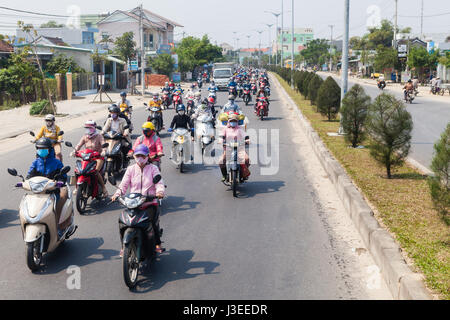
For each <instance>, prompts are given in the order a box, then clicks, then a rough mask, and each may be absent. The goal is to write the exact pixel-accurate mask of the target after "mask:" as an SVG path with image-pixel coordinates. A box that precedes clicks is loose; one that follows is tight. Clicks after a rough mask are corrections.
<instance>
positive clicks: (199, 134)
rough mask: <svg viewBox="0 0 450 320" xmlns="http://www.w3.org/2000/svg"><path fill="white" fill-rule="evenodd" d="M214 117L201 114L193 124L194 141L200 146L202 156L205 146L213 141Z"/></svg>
mask: <svg viewBox="0 0 450 320" xmlns="http://www.w3.org/2000/svg"><path fill="white" fill-rule="evenodd" d="M213 122H214V117H213V115H212V114H208V113H202V114H200V115H199V116H198V118H197V119H196V123H195V134H196V138H197V139H196V141H197V142H198V143H200V144H201V147H202V155H203V154H204V152H205V149H206V147H207V146H209V145H210V144H211V143H212V142H213V141H214V125H213Z"/></svg>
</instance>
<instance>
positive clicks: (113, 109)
mask: <svg viewBox="0 0 450 320" xmlns="http://www.w3.org/2000/svg"><path fill="white" fill-rule="evenodd" d="M108 111H109V117H108V119H107V120H106V122H105V126H104V127H103V130H102V135H104V134H105V133H107V132H109V131H115V132H118V133H120V134H122V135H123V138H124V140H125V143H123V145H122V152H123V154H124V155H126V154H127V153H128V151H129V150H130V148H131V145H132V143H131V139H130V130H129V129H125V127H126V126H127V125H128V124H127V121H126V120H125V119H123V118H121V117H119V114H120V109H119V107H118V106H116V105H112V106H110V107H109V108H108Z"/></svg>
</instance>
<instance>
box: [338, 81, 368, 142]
mask: <svg viewBox="0 0 450 320" xmlns="http://www.w3.org/2000/svg"><path fill="white" fill-rule="evenodd" d="M369 106H370V97H369V96H368V95H367V94H366V93H365V91H364V89H363V87H361V86H360V85H358V84H355V85H354V86H353V87H352V88H351V89H350V90H349V91H348V92H347V94H346V95H345V97H344V99H343V100H342V109H341V117H342V127H343V129H344V132H345V133H346V134H345V136H344V137H345V140H346V141H347V142H349V143H351V144H352V147H353V148H356V147H357V146H358V144H360V143H361V142H362V141H363V140H364V137H365V131H364V122H365V121H366V117H367V110H368V108H369Z"/></svg>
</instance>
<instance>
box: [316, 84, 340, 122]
mask: <svg viewBox="0 0 450 320" xmlns="http://www.w3.org/2000/svg"><path fill="white" fill-rule="evenodd" d="M316 101H317V109H318V111H319V112H320V113H321V114H322V115H323V116H326V117H327V118H328V121H331V119H335V118H336V115H337V114H338V112H339V108H340V105H341V88H340V87H339V85H338V84H337V83H336V81H334V79H333V78H332V77H328V78H327V79H326V80H325V81H324V82H323V83H322V85H321V86H320V88H319V91H318V92H317V99H316Z"/></svg>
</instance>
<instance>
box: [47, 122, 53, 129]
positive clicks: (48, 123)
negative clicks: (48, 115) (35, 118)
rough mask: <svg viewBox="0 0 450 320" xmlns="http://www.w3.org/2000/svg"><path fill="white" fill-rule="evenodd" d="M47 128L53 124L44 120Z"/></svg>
mask: <svg viewBox="0 0 450 320" xmlns="http://www.w3.org/2000/svg"><path fill="white" fill-rule="evenodd" d="M45 123H46V125H47V128H51V127H52V126H53V121H45Z"/></svg>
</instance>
